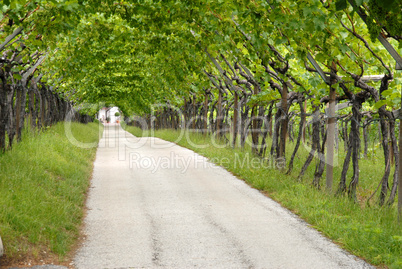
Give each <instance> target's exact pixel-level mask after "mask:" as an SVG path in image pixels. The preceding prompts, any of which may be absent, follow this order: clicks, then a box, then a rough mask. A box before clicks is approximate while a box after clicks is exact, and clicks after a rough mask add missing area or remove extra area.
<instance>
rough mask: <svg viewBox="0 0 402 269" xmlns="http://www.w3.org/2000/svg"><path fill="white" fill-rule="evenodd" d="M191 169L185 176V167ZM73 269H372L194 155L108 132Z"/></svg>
mask: <svg viewBox="0 0 402 269" xmlns="http://www.w3.org/2000/svg"><path fill="white" fill-rule="evenodd" d="M187 166H188V167H187ZM87 206H88V208H89V210H88V215H87V217H86V220H85V222H86V229H85V233H86V235H87V239H86V240H85V242H84V243H83V245H82V247H81V248H80V249H79V251H78V253H77V255H76V257H75V259H74V264H75V266H76V267H77V268H84V269H90V268H94V269H99V268H158V267H159V268H192V267H198V268H286V269H287V268H298V269H300V268H308V269H312V268H319V269H322V268H370V267H371V266H370V265H368V264H366V263H364V262H363V261H362V260H359V259H357V258H356V257H354V256H352V255H350V254H348V253H346V252H345V251H343V250H341V249H340V248H339V247H337V246H336V245H335V244H333V243H331V242H330V241H329V240H327V239H325V238H324V237H322V236H321V235H320V234H319V233H318V232H316V231H315V230H313V229H312V228H310V227H309V226H308V225H307V224H306V223H305V222H303V221H302V220H300V219H299V218H297V217H296V216H294V215H293V214H292V213H290V212H289V211H288V210H286V209H283V208H282V207H281V206H280V205H279V204H277V203H276V202H274V201H272V200H271V199H269V198H267V197H265V196H264V195H263V194H261V193H260V192H258V191H257V190H255V189H252V188H250V187H249V186H247V185H246V184H245V183H244V182H243V181H241V180H239V179H237V178H236V177H234V176H233V175H231V174H230V173H229V172H227V171H226V170H224V169H222V168H219V167H217V166H214V165H212V164H211V163H209V162H208V161H207V160H206V159H205V158H203V157H201V156H200V155H197V154H195V153H194V152H192V151H190V150H188V149H185V148H182V147H179V146H176V145H174V144H173V143H170V142H166V141H163V140H160V139H156V138H142V139H140V138H135V137H133V136H131V135H130V134H128V133H127V132H125V131H123V130H122V129H121V128H119V127H118V126H109V127H108V126H107V127H106V128H105V132H104V137H103V138H102V140H101V142H100V145H99V148H98V152H97V157H96V161H95V168H94V174H93V179H92V185H91V189H90V193H89V199H88V203H87Z"/></svg>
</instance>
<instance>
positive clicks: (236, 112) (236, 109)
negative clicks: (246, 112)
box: [232, 91, 239, 148]
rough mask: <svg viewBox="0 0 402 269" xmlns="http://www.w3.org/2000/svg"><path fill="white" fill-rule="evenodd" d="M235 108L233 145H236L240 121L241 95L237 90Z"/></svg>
mask: <svg viewBox="0 0 402 269" xmlns="http://www.w3.org/2000/svg"><path fill="white" fill-rule="evenodd" d="M233 106H234V109H233V142H232V147H233V148H235V147H236V139H237V129H238V128H237V122H238V115H239V107H238V106H239V96H238V95H237V92H236V91H235V92H234V104H233Z"/></svg>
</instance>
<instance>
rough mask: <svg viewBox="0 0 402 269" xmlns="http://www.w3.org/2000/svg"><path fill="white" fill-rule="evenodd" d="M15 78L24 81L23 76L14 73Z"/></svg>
mask: <svg viewBox="0 0 402 269" xmlns="http://www.w3.org/2000/svg"><path fill="white" fill-rule="evenodd" d="M13 77H14V79H17V80H21V79H22V76H21V75H20V74H18V73H14V74H13Z"/></svg>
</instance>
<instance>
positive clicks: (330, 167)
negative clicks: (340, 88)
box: [326, 85, 336, 192]
mask: <svg viewBox="0 0 402 269" xmlns="http://www.w3.org/2000/svg"><path fill="white" fill-rule="evenodd" d="M335 124H336V119H335V87H333V86H332V85H330V86H329V107H328V129H327V137H328V141H327V176H326V188H327V191H328V192H331V190H332V182H333V173H334V172H333V171H334V142H335Z"/></svg>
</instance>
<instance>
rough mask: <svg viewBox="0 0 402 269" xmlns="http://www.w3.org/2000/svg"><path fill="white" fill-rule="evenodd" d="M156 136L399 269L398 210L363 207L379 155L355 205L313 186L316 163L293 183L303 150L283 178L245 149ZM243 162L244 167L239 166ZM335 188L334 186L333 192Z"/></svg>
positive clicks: (378, 169) (173, 134) (171, 134)
mask: <svg viewBox="0 0 402 269" xmlns="http://www.w3.org/2000/svg"><path fill="white" fill-rule="evenodd" d="M126 130H127V131H129V132H131V133H132V134H133V135H135V136H148V135H149V134H150V133H149V132H146V131H145V132H143V131H142V130H140V129H139V128H134V127H130V126H127V127H126ZM154 135H155V136H156V137H159V138H162V139H164V140H168V141H172V142H175V143H177V144H179V145H181V146H183V147H186V148H189V149H191V150H194V151H195V152H197V153H199V154H201V155H203V156H205V157H207V158H209V159H210V160H211V161H212V162H214V163H216V164H218V165H221V166H224V167H225V168H226V169H227V170H229V171H231V172H232V173H233V174H235V175H236V176H238V177H240V178H242V179H243V180H245V181H246V182H247V183H248V184H249V185H251V186H252V187H254V188H256V189H259V190H261V191H263V192H264V193H266V194H267V195H268V196H269V197H271V198H273V199H274V200H276V201H278V202H279V203H281V204H282V205H283V206H285V207H286V208H288V209H290V210H291V211H293V212H294V213H296V214H297V215H299V216H300V217H301V218H303V219H304V220H306V221H307V222H308V223H310V224H311V225H312V226H313V227H314V228H316V229H317V230H319V231H320V232H322V233H323V234H324V235H326V236H327V237H329V238H330V239H332V240H333V241H334V242H335V243H337V244H338V245H340V246H341V247H342V248H344V249H346V250H348V251H349V252H351V253H353V254H354V255H356V256H359V257H362V258H363V259H365V260H366V261H368V262H369V263H371V264H374V265H377V266H379V267H382V268H387V267H388V268H402V257H401V253H402V229H401V224H400V223H398V221H397V210H396V205H394V206H393V207H391V208H389V207H379V206H377V204H376V203H372V204H371V206H367V205H366V203H365V200H366V199H367V197H368V196H370V194H371V192H372V191H374V189H375V187H376V186H377V184H378V180H379V177H380V176H381V175H382V172H383V167H382V164H383V161H382V160H381V156H380V155H381V154H378V156H377V157H375V158H374V159H366V160H363V159H362V160H361V161H360V169H361V182H360V183H359V184H360V185H359V189H358V197H359V201H360V203H354V202H351V201H350V200H349V199H348V198H347V197H336V196H334V195H333V194H331V195H328V194H327V193H326V192H325V191H323V190H317V189H316V188H314V187H313V186H312V185H311V180H312V178H313V175H314V168H315V163H312V164H311V165H310V167H309V170H308V171H307V172H306V175H305V176H304V179H303V181H298V180H297V175H298V172H299V171H300V168H301V167H302V165H303V162H304V161H305V160H306V158H307V154H308V151H307V150H306V149H300V150H299V151H300V152H299V153H298V156H297V158H296V160H295V164H294V172H293V173H292V174H291V175H285V174H284V172H282V171H280V170H278V169H275V168H272V167H267V165H266V164H265V165H264V164H263V163H260V164H259V163H258V162H259V159H258V158H255V157H253V156H252V155H251V154H250V150H249V149H246V150H241V149H237V148H236V149H232V148H230V147H228V146H225V145H224V143H222V142H221V141H218V140H214V139H213V137H211V136H203V135H200V134H196V133H189V132H187V133H185V134H184V136H181V134H180V132H179V131H174V130H158V131H155V132H154ZM178 137H182V138H181V139H178ZM211 141H214V142H213V143H212V142H211ZM213 144H214V145H213ZM340 148H341V146H340ZM292 150H293V144H292V143H289V145H288V147H287V156H290V154H291V151H292ZM339 155H340V156H339V160H343V153H342V152H340V153H339ZM247 159H248V161H246V163H245V165H242V163H243V162H244V160H247ZM251 162H254V165H250V164H251ZM253 166H254V168H253ZM341 169H342V165H338V166H337V167H335V171H334V178H335V180H336V179H339V178H340V173H341ZM350 170H351V169H350ZM349 172H351V171H349ZM323 178H325V174H324V175H323ZM348 178H350V176H348ZM336 185H337V183H336V182H334V188H335V189H336V187H337V186H336Z"/></svg>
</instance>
